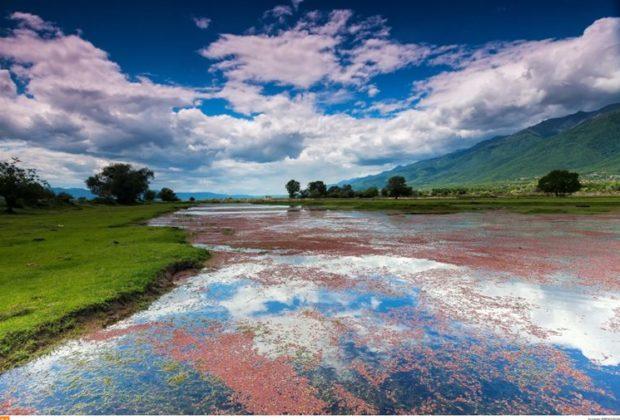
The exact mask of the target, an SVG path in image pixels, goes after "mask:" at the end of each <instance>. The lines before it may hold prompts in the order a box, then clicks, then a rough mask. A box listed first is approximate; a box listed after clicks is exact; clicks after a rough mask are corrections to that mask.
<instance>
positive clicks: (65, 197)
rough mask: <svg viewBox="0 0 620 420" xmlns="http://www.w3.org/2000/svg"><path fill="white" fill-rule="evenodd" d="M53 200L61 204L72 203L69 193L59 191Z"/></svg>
mask: <svg viewBox="0 0 620 420" xmlns="http://www.w3.org/2000/svg"><path fill="white" fill-rule="evenodd" d="M55 199H56V201H57V202H58V203H61V204H71V202H72V201H73V196H72V195H71V194H69V193H66V192H64V191H61V192H59V193H58V194H56V197H55Z"/></svg>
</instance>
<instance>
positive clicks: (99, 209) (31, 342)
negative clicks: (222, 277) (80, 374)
mask: <svg viewBox="0 0 620 420" xmlns="http://www.w3.org/2000/svg"><path fill="white" fill-rule="evenodd" d="M180 207H181V205H179V204H176V205H175V204H167V203H165V204H164V203H159V204H150V205H134V206H103V205H94V206H93V205H86V206H75V207H64V208H56V209H46V210H40V209H38V210H27V211H20V213H19V214H16V215H3V216H2V217H0V231H2V236H1V237H0V249H1V251H0V288H1V289H2V294H0V371H2V370H4V369H6V368H8V367H9V366H11V365H14V364H15V363H18V362H20V361H23V360H26V359H28V358H29V357H31V356H32V355H33V354H34V353H36V352H37V351H39V349H40V348H41V347H44V346H46V345H47V344H50V343H53V342H54V341H55V340H57V339H58V337H61V336H63V335H65V334H67V332H70V331H75V329H76V327H79V326H80V325H83V324H84V322H85V321H90V320H92V319H94V318H97V317H103V318H105V317H106V316H109V315H110V314H107V315H106V311H108V310H109V309H111V308H112V307H113V306H115V305H116V306H127V305H136V302H140V301H141V300H142V301H144V296H145V295H149V294H152V295H153V296H155V295H156V294H157V292H158V291H157V290H156V289H157V288H158V287H164V288H165V285H162V284H158V281H159V283H161V277H162V276H163V275H164V274H165V273H166V270H168V273H167V274H168V275H170V273H171V272H172V271H175V270H179V269H182V268H189V267H193V266H194V267H195V266H198V265H199V264H200V261H201V260H203V259H204V258H205V257H206V251H204V250H201V249H198V248H194V247H192V246H190V245H189V244H188V243H187V242H186V238H185V233H184V232H183V231H180V230H175V229H171V228H160V227H149V226H146V225H145V224H144V221H145V220H148V219H150V218H153V217H155V216H157V215H158V214H161V213H164V212H170V211H173V210H175V209H177V208H180ZM147 300H148V299H147ZM136 306H139V305H136ZM118 309H119V308H116V312H118ZM112 315H113V316H117V315H118V313H115V314H112Z"/></svg>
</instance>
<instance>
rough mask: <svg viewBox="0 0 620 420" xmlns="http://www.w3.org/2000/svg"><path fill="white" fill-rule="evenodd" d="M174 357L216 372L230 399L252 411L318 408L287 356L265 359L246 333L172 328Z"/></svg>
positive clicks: (288, 411) (170, 350) (316, 410)
mask: <svg viewBox="0 0 620 420" xmlns="http://www.w3.org/2000/svg"><path fill="white" fill-rule="evenodd" d="M166 350H167V351H168V353H167V354H168V355H169V356H170V357H172V358H173V359H175V360H177V361H183V362H190V363H192V364H193V365H194V366H195V367H196V369H198V370H199V371H200V372H202V373H206V374H210V375H213V376H215V377H217V378H219V379H220V380H221V381H222V382H223V383H224V384H225V385H226V386H228V387H229V388H230V389H231V390H233V391H234V393H235V396H234V398H235V401H236V402H238V403H240V404H241V405H243V406H244V407H245V408H246V409H247V410H248V412H250V413H253V414H272V415H273V414H320V413H323V412H325V411H326V409H327V403H326V402H325V401H323V400H321V399H319V398H318V397H317V396H316V395H317V390H316V389H314V388H313V387H312V386H311V385H310V382H309V381H308V379H307V378H304V377H301V376H299V375H298V374H297V372H296V371H295V369H294V368H293V367H292V366H291V364H290V362H289V359H288V358H286V357H278V358H276V359H274V360H271V359H269V358H267V357H264V356H261V355H259V354H258V353H257V352H256V351H255V350H254V348H253V335H252V334H251V333H227V334H222V335H220V336H217V337H215V338H212V339H209V340H204V341H201V340H199V339H198V338H196V337H194V336H193V335H190V334H189V333H187V332H185V331H182V330H175V331H174V332H173V337H172V341H171V343H170V344H169V345H168V348H167V349H166Z"/></svg>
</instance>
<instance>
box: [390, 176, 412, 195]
mask: <svg viewBox="0 0 620 420" xmlns="http://www.w3.org/2000/svg"><path fill="white" fill-rule="evenodd" d="M385 193H386V195H388V196H390V197H394V198H396V199H398V197H408V196H410V195H411V194H412V193H413V189H412V188H411V187H410V186H408V185H407V181H405V178H404V177H402V176H398V175H397V176H393V177H391V178H390V179H388V182H387V185H386V186H385Z"/></svg>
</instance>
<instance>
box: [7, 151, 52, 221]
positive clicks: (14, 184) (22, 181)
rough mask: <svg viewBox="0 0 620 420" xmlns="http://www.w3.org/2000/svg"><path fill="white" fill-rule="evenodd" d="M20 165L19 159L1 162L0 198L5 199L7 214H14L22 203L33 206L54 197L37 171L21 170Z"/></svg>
mask: <svg viewBox="0 0 620 420" xmlns="http://www.w3.org/2000/svg"><path fill="white" fill-rule="evenodd" d="M18 163H20V161H19V159H17V158H13V159H12V160H11V161H7V162H0V196H2V197H3V198H4V202H5V205H6V212H7V213H14V212H15V210H14V209H15V207H17V206H18V205H19V203H20V201H24V202H26V203H27V204H32V203H35V202H36V201H37V200H40V199H44V198H51V197H52V196H53V195H54V193H52V192H51V190H50V188H49V185H48V184H47V182H45V181H44V180H42V179H41V178H40V177H39V175H38V174H37V172H36V170H34V169H24V168H20V167H19V166H18Z"/></svg>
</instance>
